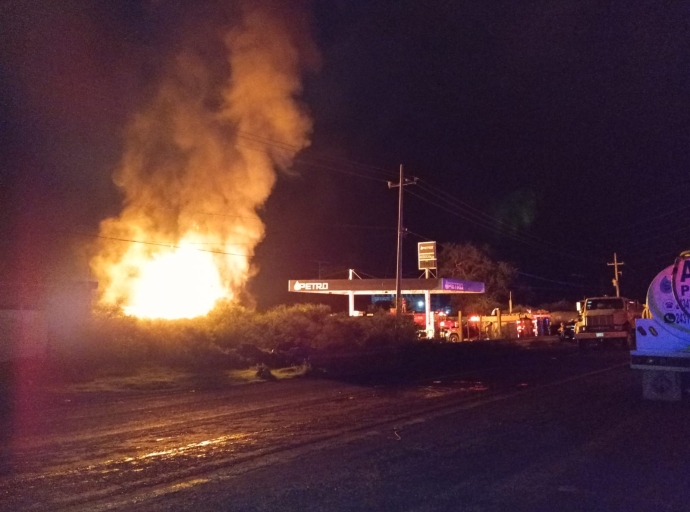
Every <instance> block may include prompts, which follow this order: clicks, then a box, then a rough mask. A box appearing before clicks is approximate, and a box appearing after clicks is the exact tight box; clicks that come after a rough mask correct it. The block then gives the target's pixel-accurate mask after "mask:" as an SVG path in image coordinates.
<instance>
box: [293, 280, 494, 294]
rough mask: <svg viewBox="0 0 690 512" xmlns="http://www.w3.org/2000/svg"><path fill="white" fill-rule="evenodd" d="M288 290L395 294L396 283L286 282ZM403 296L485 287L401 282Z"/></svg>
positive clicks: (472, 283)
mask: <svg viewBox="0 0 690 512" xmlns="http://www.w3.org/2000/svg"><path fill="white" fill-rule="evenodd" d="M288 290H289V291H291V292H299V293H324V294H333V295H351V294H353V295H379V294H391V295H392V294H395V279H326V280H316V279H311V280H295V281H292V280H290V281H288ZM401 293H403V294H420V295H421V294H426V293H431V294H455V293H484V283H481V282H478V281H462V280H460V279H437V278H432V279H402V284H401Z"/></svg>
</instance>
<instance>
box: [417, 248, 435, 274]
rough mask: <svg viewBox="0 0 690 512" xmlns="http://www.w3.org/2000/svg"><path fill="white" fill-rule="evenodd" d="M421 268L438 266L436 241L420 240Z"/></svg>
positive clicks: (418, 251)
mask: <svg viewBox="0 0 690 512" xmlns="http://www.w3.org/2000/svg"><path fill="white" fill-rule="evenodd" d="M417 259H418V262H419V269H420V270H423V269H427V268H428V269H435V268H436V242H419V243H418V244H417Z"/></svg>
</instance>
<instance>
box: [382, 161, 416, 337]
mask: <svg viewBox="0 0 690 512" xmlns="http://www.w3.org/2000/svg"><path fill="white" fill-rule="evenodd" d="M416 183H417V178H414V180H408V181H405V178H404V176H403V166H402V164H400V182H399V183H398V184H394V183H392V182H390V181H389V182H388V188H395V187H399V190H398V262H397V264H396V267H395V318H396V320H397V324H400V314H401V313H402V307H401V305H402V304H401V303H402V300H401V299H402V297H401V293H402V237H403V222H402V218H403V186H405V185H414V184H416Z"/></svg>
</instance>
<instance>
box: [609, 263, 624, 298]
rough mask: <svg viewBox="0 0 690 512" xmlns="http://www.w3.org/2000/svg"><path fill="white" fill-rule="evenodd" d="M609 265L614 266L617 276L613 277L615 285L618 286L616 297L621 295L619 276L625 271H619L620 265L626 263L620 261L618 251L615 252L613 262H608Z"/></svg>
mask: <svg viewBox="0 0 690 512" xmlns="http://www.w3.org/2000/svg"><path fill="white" fill-rule="evenodd" d="M607 265H608V266H609V267H613V273H614V275H615V276H616V277H614V278H613V286H615V287H616V297H620V296H621V290H620V287H619V286H618V276H620V275H621V274H622V273H623V272H619V271H618V266H619V265H621V266H622V265H625V263H623V262H622V261H618V257H617V256H616V253H615V252H614V253H613V263H607Z"/></svg>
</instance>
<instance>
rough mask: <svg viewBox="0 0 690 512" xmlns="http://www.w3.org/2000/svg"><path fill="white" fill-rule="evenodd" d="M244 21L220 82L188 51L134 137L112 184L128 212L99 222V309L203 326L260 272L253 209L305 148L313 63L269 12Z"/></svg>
mask: <svg viewBox="0 0 690 512" xmlns="http://www.w3.org/2000/svg"><path fill="white" fill-rule="evenodd" d="M239 12H241V14H242V16H241V21H240V23H237V24H235V25H234V27H233V28H231V29H230V30H228V31H227V32H226V33H224V34H223V37H222V38H221V40H220V41H219V44H220V45H223V46H224V48H225V49H226V50H227V56H228V57H227V58H228V63H227V65H228V69H229V76H226V77H225V78H224V80H223V83H222V84H219V83H218V80H217V74H218V73H217V68H215V67H211V64H210V63H209V62H208V57H207V56H206V57H202V56H201V55H200V53H197V52H194V51H191V50H183V51H181V52H180V53H179V54H178V55H177V56H176V58H175V59H174V63H173V65H171V66H170V67H169V69H168V70H167V72H166V73H165V75H164V77H163V79H162V82H161V84H160V87H159V89H158V92H157V94H156V95H155V98H154V99H153V101H152V103H151V104H150V105H149V106H148V107H147V108H145V109H144V110H143V111H142V112H140V113H138V114H137V115H136V116H135V117H134V119H133V121H132V123H131V126H130V127H129V131H128V137H127V142H126V148H125V152H124V156H123V158H122V162H121V166H120V168H119V169H118V171H117V172H116V175H115V183H116V184H117V186H118V187H120V188H121V190H122V191H123V193H124V206H123V210H122V213H121V214H120V215H119V216H118V217H116V218H110V219H107V220H105V221H103V222H102V223H101V237H102V238H101V239H100V240H99V249H98V254H97V255H96V256H95V257H94V258H93V259H92V261H91V267H92V269H93V271H94V273H95V275H96V277H97V279H98V281H99V288H100V290H101V293H102V295H101V301H102V302H103V303H106V304H114V305H119V306H121V307H123V308H124V310H125V311H127V312H129V313H131V314H135V315H137V316H149V317H164V318H177V317H190V316H196V315H199V314H204V313H206V312H207V311H208V310H209V309H210V308H211V307H212V306H213V304H214V303H215V302H216V300H217V299H219V298H227V299H232V298H233V297H234V296H236V295H237V294H238V293H239V292H241V291H242V290H243V287H244V286H245V284H246V282H247V280H248V279H249V278H250V277H251V276H252V275H253V273H254V272H255V271H256V269H255V268H254V266H253V265H252V256H253V254H254V248H255V247H256V245H257V244H258V243H259V242H260V241H261V239H262V238H263V236H264V226H263V223H262V221H261V219H260V218H259V216H258V214H257V209H259V208H260V207H261V206H262V205H263V203H264V202H265V201H266V199H267V198H268V196H269V194H270V192H271V189H272V188H273V186H274V183H275V180H276V174H275V171H274V168H275V167H280V168H287V167H289V165H290V164H291V161H292V158H293V157H294V154H295V153H296V152H297V151H299V150H300V149H301V148H304V147H305V146H307V145H308V144H309V140H308V136H309V134H310V131H311V126H312V125H311V120H310V118H309V117H308V116H307V114H306V113H305V111H304V109H303V108H302V107H301V106H300V104H299V103H298V101H297V99H296V98H297V96H298V94H299V93H300V92H301V81H300V78H301V73H302V72H303V71H304V69H305V66H307V65H310V63H311V61H313V53H312V54H309V51H310V50H311V48H309V47H308V45H307V46H306V48H307V50H308V51H307V53H306V55H305V52H304V49H305V45H304V39H303V38H304V26H303V25H304V24H303V23H299V20H298V19H296V18H295V17H294V16H288V15H287V13H286V12H285V10H281V9H278V8H277V7H276V5H275V4H274V3H270V2H269V3H267V2H256V1H254V2H247V3H246V4H245V6H244V7H243V8H242V9H240V11H239ZM140 242H146V243H140Z"/></svg>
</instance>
